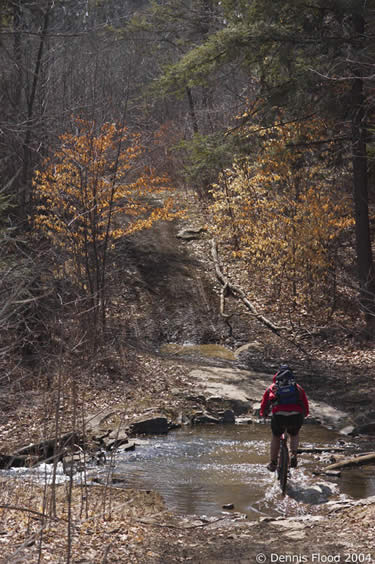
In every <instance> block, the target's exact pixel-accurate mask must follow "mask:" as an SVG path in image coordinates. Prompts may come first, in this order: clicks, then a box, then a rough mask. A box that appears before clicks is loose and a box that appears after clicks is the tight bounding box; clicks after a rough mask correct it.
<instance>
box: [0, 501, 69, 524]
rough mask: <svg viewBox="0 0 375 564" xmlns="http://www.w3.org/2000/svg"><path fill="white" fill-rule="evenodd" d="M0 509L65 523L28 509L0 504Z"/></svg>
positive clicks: (59, 519)
mask: <svg viewBox="0 0 375 564" xmlns="http://www.w3.org/2000/svg"><path fill="white" fill-rule="evenodd" d="M0 509H11V510H12V511H25V512H26V513H32V514H33V515H37V516H38V517H43V519H51V520H52V521H65V519H61V518H59V517H53V516H52V515H47V514H46V513H41V512H40V511H35V509H29V508H28V507H20V506H18V505H8V504H7V503H6V504H1V505H0Z"/></svg>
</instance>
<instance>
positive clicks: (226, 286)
mask: <svg viewBox="0 0 375 564" xmlns="http://www.w3.org/2000/svg"><path fill="white" fill-rule="evenodd" d="M211 254H212V259H213V262H214V266H215V273H216V277H217V279H218V280H219V282H220V283H221V284H222V286H223V288H222V291H221V295H220V313H221V315H222V316H223V317H229V316H228V314H225V313H224V309H225V308H224V303H225V292H226V291H227V290H229V291H230V292H231V294H232V295H233V296H234V297H235V298H238V299H239V300H241V301H242V303H243V304H244V305H245V306H246V308H247V309H248V310H249V311H250V313H251V314H252V315H254V317H255V318H256V319H258V321H260V322H261V323H263V325H265V326H266V327H268V328H269V329H271V331H273V332H274V333H276V334H277V335H279V334H280V332H281V331H287V330H288V329H287V327H278V326H277V325H275V324H274V323H272V321H270V320H269V319H267V317H264V315H261V314H260V313H259V312H258V311H257V309H256V307H255V306H254V304H252V303H251V301H250V300H249V299H248V298H247V297H246V294H245V292H244V291H243V290H242V288H240V287H239V286H236V285H235V284H232V282H230V281H229V280H228V278H227V277H226V276H225V275H224V274H223V272H222V270H221V267H220V261H219V254H218V249H217V243H216V241H215V240H214V239H213V240H212V243H211Z"/></svg>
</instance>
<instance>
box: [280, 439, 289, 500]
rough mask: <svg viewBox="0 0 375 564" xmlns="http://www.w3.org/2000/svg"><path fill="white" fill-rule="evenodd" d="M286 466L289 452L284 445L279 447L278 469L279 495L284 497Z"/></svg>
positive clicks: (286, 479) (286, 477)
mask: <svg viewBox="0 0 375 564" xmlns="http://www.w3.org/2000/svg"><path fill="white" fill-rule="evenodd" d="M288 466H289V452H288V447H287V445H286V444H285V443H282V444H281V446H280V458H279V468H278V478H279V481H280V489H281V493H282V494H283V495H285V492H286V484H287V481H288Z"/></svg>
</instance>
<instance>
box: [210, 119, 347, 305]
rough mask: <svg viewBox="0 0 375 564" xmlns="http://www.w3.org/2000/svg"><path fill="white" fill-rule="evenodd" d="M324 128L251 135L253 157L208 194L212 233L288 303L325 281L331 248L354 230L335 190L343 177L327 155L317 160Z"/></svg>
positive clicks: (283, 128) (302, 126) (312, 125)
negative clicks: (254, 144) (275, 287)
mask: <svg viewBox="0 0 375 564" xmlns="http://www.w3.org/2000/svg"><path fill="white" fill-rule="evenodd" d="M324 128H325V125H324V124H323V123H322V122H321V121H319V120H315V121H311V122H304V123H299V124H287V125H280V124H279V125H276V126H275V127H273V128H270V129H268V130H262V131H259V130H257V128H255V127H254V128H251V127H250V128H249V131H252V135H253V136H255V135H257V138H258V141H259V146H258V150H257V151H256V153H255V154H254V155H253V158H252V159H250V157H249V158H247V159H246V160H242V161H240V162H234V163H233V167H232V169H231V170H226V171H224V172H223V173H222V174H221V176H220V177H219V180H218V183H217V184H215V185H213V186H212V190H211V194H212V204H211V206H210V208H211V213H212V218H213V224H214V228H215V230H216V233H217V234H218V235H219V236H220V237H221V239H222V241H225V242H226V243H227V244H230V245H232V247H233V250H234V254H235V256H236V257H238V258H239V259H241V260H244V261H246V263H247V267H248V268H249V269H251V270H252V273H253V275H254V274H255V275H258V274H259V273H261V276H262V279H263V281H264V280H265V279H269V280H270V283H271V284H272V283H274V281H275V280H277V284H278V287H279V290H278V291H279V292H281V291H284V293H285V295H288V294H289V296H290V294H292V295H293V300H295V299H302V298H301V297H299V298H297V297H296V296H298V295H299V296H302V295H304V292H306V291H307V290H306V289H307V288H310V289H309V291H310V292H311V287H313V286H311V285H313V281H319V282H320V281H321V280H326V279H328V277H329V272H331V271H332V269H333V268H334V266H333V262H332V256H333V253H334V252H335V249H336V240H337V238H338V236H339V235H340V234H341V233H342V231H343V230H344V229H347V228H348V227H350V226H351V225H352V224H353V219H352V217H351V207H350V205H349V202H348V200H347V199H345V198H344V197H343V196H342V194H341V193H340V189H339V190H338V191H337V192H336V190H335V184H336V185H337V184H338V182H339V180H340V177H341V174H342V172H341V171H340V170H339V171H332V170H331V168H330V165H329V164H328V163H327V162H326V161H325V160H324V158H327V153H322V152H321V151H320V153H319V158H317V157H316V155H315V152H314V151H316V147H319V150H320V143H315V142H316V141H317V140H319V139H321V138H323V139H324V138H325V137H326V134H325V129H324ZM311 141H314V143H313V144H311V143H310V142H311ZM322 155H324V158H323V156H322ZM283 289H284V290H283Z"/></svg>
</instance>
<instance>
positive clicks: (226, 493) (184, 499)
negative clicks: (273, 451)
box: [115, 424, 375, 518]
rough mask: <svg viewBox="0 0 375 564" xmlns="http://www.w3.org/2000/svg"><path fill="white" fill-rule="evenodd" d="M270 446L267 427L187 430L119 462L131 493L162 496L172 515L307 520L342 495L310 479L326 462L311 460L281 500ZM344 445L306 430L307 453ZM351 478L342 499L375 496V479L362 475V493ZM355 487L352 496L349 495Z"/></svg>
mask: <svg viewBox="0 0 375 564" xmlns="http://www.w3.org/2000/svg"><path fill="white" fill-rule="evenodd" d="M269 440H270V429H269V426H268V425H262V424H252V425H223V426H215V425H213V426H202V427H198V426H197V427H193V428H191V427H189V428H186V429H183V430H180V431H177V432H174V433H170V434H169V435H168V436H166V437H158V438H155V439H153V440H152V441H150V440H149V441H147V442H146V443H145V444H144V445H143V446H142V441H139V442H140V445H141V446H138V447H137V449H136V450H135V451H134V452H132V453H127V454H124V455H122V456H121V457H119V458H118V459H117V465H116V470H115V472H116V474H117V475H118V474H120V475H123V476H124V478H126V483H127V485H128V487H137V488H144V489H155V490H157V491H159V492H160V493H161V494H162V495H163V497H164V499H165V501H166V504H167V506H168V508H169V509H170V510H172V511H174V512H176V513H179V514H198V515H218V514H220V513H222V511H223V509H222V507H223V505H225V504H228V503H232V504H234V506H235V511H238V512H240V513H245V514H247V515H248V516H249V517H250V518H255V517H258V516H259V513H265V514H268V515H275V514H280V513H284V512H285V510H286V508H287V509H288V511H292V512H294V513H304V512H306V507H305V504H317V503H324V502H326V501H327V500H328V499H329V498H330V497H331V496H332V495H333V494H334V493H335V492H336V491H337V488H336V486H335V480H331V481H330V482H329V481H328V480H319V479H317V478H316V477H315V476H314V475H313V473H312V471H313V470H314V469H315V468H316V467H317V465H319V459H320V458H321V455H314V454H310V455H308V454H306V455H301V456H300V464H299V467H298V469H296V470H292V471H291V479H290V483H289V490H288V496H287V499H286V500H285V499H284V500H283V498H281V496H280V493H279V488H278V484H277V481H276V477H275V475H274V474H270V473H269V472H268V471H267V469H266V468H265V465H266V463H267V462H268V452H269ZM339 441H342V436H341V435H338V434H337V433H335V432H333V431H330V430H328V429H325V428H323V427H319V426H316V425H305V426H304V427H303V429H302V432H301V443H302V444H303V445H304V446H305V447H309V446H310V447H311V446H315V447H316V446H320V447H327V446H337V445H338V443H339ZM323 466H324V464H323ZM353 472H354V473H355V477H354V474H353V475H352V476H351V477H350V478H348V480H346V479H345V480H344V481H343V485H344V490H343V491H344V492H345V493H347V494H348V495H352V496H354V497H357V495H358V494H359V496H364V495H373V494H375V479H374V480H371V479H369V477H368V476H366V475H365V474H364V475H363V477H364V478H365V479H364V481H363V482H362V484H361V485H358V484H360V480H359V481H358V472H357V473H356V472H355V471H353ZM317 482H318V483H317ZM353 483H356V484H357V487H356V488H354V490H353V487H352V486H351V487H347V485H349V484H351V485H352V484H353ZM364 492H366V493H364Z"/></svg>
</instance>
